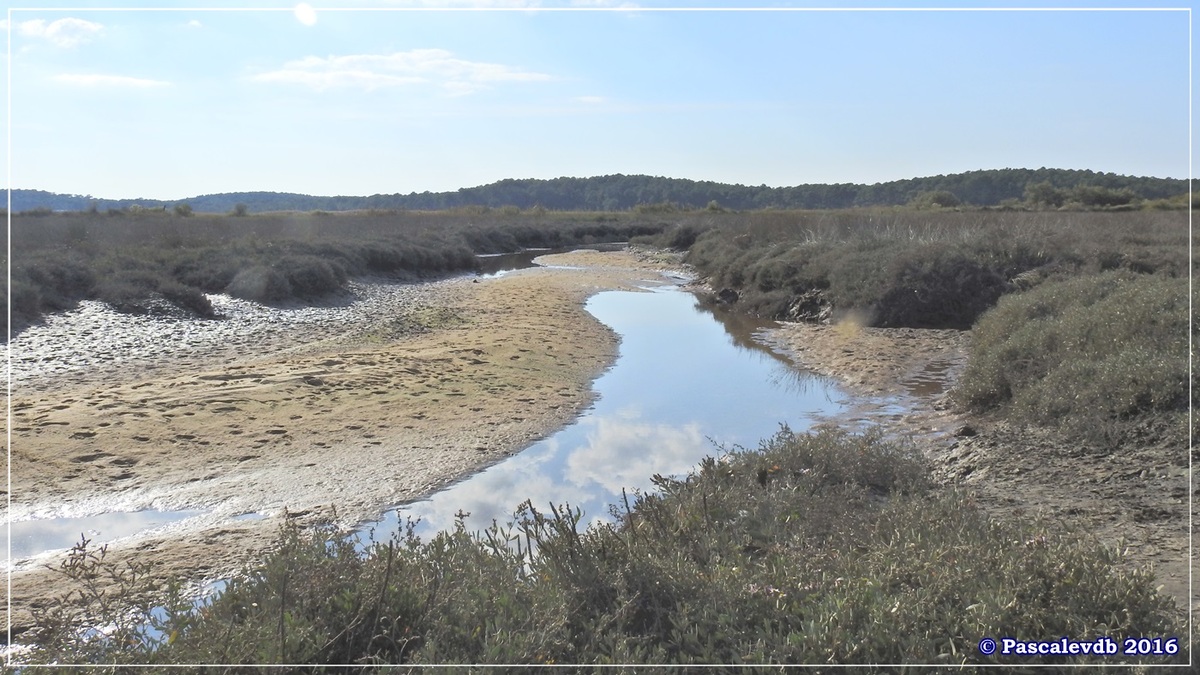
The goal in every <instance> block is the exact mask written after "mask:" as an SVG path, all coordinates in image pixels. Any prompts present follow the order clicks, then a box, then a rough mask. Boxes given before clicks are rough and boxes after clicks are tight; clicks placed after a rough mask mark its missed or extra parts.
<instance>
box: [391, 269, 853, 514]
mask: <svg viewBox="0 0 1200 675" xmlns="http://www.w3.org/2000/svg"><path fill="white" fill-rule="evenodd" d="M588 310H589V311H590V312H591V313H592V314H594V315H595V316H596V317H597V318H599V319H600V320H601V321H603V322H604V323H605V324H607V325H609V326H611V327H612V328H613V329H614V330H616V331H617V333H619V334H620V335H621V348H620V356H619V357H618V360H617V362H616V364H615V365H614V366H613V368H612V369H610V370H609V371H608V372H606V373H605V374H604V375H603V376H601V377H600V378H599V379H598V380H597V381H596V382H595V384H594V386H595V389H596V392H597V393H598V394H599V397H598V399H597V402H596V404H595V406H594V407H593V408H592V409H590V410H588V411H585V412H584V414H583V415H582V416H581V417H580V418H579V419H578V420H576V422H575V423H573V424H571V425H569V426H567V427H566V428H564V429H562V430H561V431H559V432H558V433H556V434H554V435H552V436H551V437H549V438H547V439H545V440H542V441H540V442H538V443H536V444H534V445H533V446H531V447H530V448H528V449H527V450H525V451H524V452H521V453H519V454H518V455H516V456H514V457H511V458H509V459H507V460H505V461H503V462H500V463H499V464H496V465H495V466H493V467H491V468H489V469H487V470H485V471H483V472H481V473H479V474H476V475H475V476H472V477H470V478H468V479H466V480H464V481H462V482H460V483H457V484H455V485H453V486H451V487H449V488H447V489H445V490H443V491H441V492H439V493H437V494H436V495H434V496H433V498H432V499H431V500H429V501H423V502H417V503H415V504H411V505H408V506H406V507H404V508H403V509H401V510H400V513H399V518H405V517H414V518H416V517H419V518H420V519H421V521H422V524H421V526H420V527H419V528H418V534H420V535H421V536H422V537H428V536H431V535H432V534H433V533H434V532H436V531H437V530H441V529H449V528H452V527H453V525H454V519H455V514H457V513H459V512H460V511H461V512H467V513H470V514H471V515H470V517H468V518H467V519H466V521H465V525H466V527H467V529H468V530H472V531H474V530H479V529H483V528H486V527H488V526H489V525H491V523H492V520H493V519H495V520H497V521H498V522H500V523H501V524H504V523H505V522H507V521H508V520H510V519H511V517H512V514H513V511H514V509H515V508H516V507H517V505H519V504H520V503H522V502H524V501H525V500H530V501H531V502H532V503H533V505H534V507H535V508H537V509H539V510H548V509H549V505H550V504H552V503H553V504H556V505H561V504H564V503H569V504H570V505H571V506H573V507H578V508H582V509H583V511H584V522H593V521H595V520H598V519H603V518H606V517H607V514H608V506H609V505H610V504H617V503H620V501H621V491H622V489H625V490H627V491H634V490H649V489H651V488H652V483H651V482H650V477H651V476H653V475H654V474H656V473H657V474H662V475H668V476H669V475H675V476H682V475H686V474H687V472H688V471H690V470H691V469H692V468H693V467H694V466H695V465H696V464H697V463H699V461H700V460H701V459H702V458H704V457H705V456H710V455H717V454H720V452H721V447H719V446H725V447H729V448H732V447H735V446H744V447H751V448H752V447H757V445H758V442H759V441H760V440H761V439H763V438H766V437H769V436H771V435H772V434H773V433H775V431H777V430H778V429H779V425H780V424H781V423H786V424H788V425H789V426H791V427H792V428H793V429H805V428H807V427H808V426H809V424H810V422H811V419H812V415H813V414H815V413H820V414H828V413H834V412H837V410H838V409H839V408H840V404H838V403H836V402H835V401H834V396H833V395H832V394H833V393H834V392H835V390H833V389H832V385H831V383H829V382H828V381H827V380H824V379H822V378H818V377H816V376H813V375H811V374H809V373H806V372H803V371H798V370H796V369H794V368H792V367H791V366H790V364H788V363H787V362H786V360H785V359H783V358H782V357H780V356H778V355H777V354H774V353H772V352H770V351H768V350H766V349H765V348H761V347H758V346H757V344H756V343H754V342H753V341H752V340H751V339H750V338H749V334H750V333H751V332H752V331H755V330H759V329H761V328H762V327H763V326H764V324H763V323H759V322H756V323H752V324H747V323H746V321H745V320H744V318H741V317H729V316H722V315H721V313H719V312H718V313H717V314H715V315H714V314H713V313H711V312H709V311H706V310H703V309H702V308H700V307H698V306H697V305H696V302H695V298H694V297H693V296H692V295H691V294H689V293H686V292H683V291H681V290H678V289H675V288H666V289H658V290H655V291H654V292H650V293H632V292H621V291H613V292H606V293H600V294H598V295H596V296H595V297H593V298H592V300H591V301H589V302H588ZM734 319H737V321H736V322H735V321H734ZM396 520H397V514H396V513H393V514H390V515H389V517H388V518H386V519H384V521H381V522H380V523H378V524H377V526H376V531H377V535H376V536H377V538H385V537H386V535H383V533H384V532H387V531H390V528H393V527H394V526H395V523H396ZM381 535H383V536H381Z"/></svg>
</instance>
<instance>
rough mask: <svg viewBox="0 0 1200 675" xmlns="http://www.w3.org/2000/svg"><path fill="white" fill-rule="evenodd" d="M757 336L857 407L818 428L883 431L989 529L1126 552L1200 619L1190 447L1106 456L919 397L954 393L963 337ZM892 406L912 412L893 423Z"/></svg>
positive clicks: (798, 327) (836, 330)
mask: <svg viewBox="0 0 1200 675" xmlns="http://www.w3.org/2000/svg"><path fill="white" fill-rule="evenodd" d="M764 337H765V340H766V342H767V343H768V344H771V345H772V346H773V347H775V348H776V349H779V350H781V351H783V352H784V353H786V354H788V355H789V356H790V357H791V358H793V359H794V360H795V361H796V362H797V363H798V364H800V365H803V366H804V367H806V368H809V369H812V370H814V371H816V372H819V373H822V374H824V375H827V376H830V377H833V378H835V379H836V380H837V381H838V382H840V383H841V384H842V385H843V386H844V387H846V388H847V389H848V390H849V391H850V392H852V393H854V394H855V395H857V396H859V397H862V398H861V399H860V400H861V403H860V404H859V405H857V406H855V408H854V409H853V410H851V411H850V412H849V413H847V414H846V415H843V416H840V417H835V418H832V419H830V420H828V421H827V422H825V424H830V425H836V426H855V425H859V424H864V423H865V424H879V425H881V426H883V427H884V429H885V431H886V432H887V433H889V434H892V435H895V436H899V437H901V438H906V439H909V440H911V441H912V442H913V443H915V444H916V446H917V447H918V448H919V449H920V450H921V451H922V453H923V454H924V455H925V456H926V457H927V458H929V460H930V462H931V465H932V467H933V469H934V472H935V478H936V479H937V480H938V481H939V482H941V483H942V484H943V485H946V486H947V487H950V488H952V489H965V490H969V491H970V492H971V493H972V494H974V495H975V497H976V498H977V500H978V502H979V503H980V504H981V505H982V506H984V508H985V509H987V510H988V512H989V513H991V514H992V516H993V517H994V518H997V519H1005V518H1011V517H1013V516H1014V515H1016V516H1024V517H1036V518H1042V519H1045V520H1047V521H1049V522H1052V523H1055V524H1056V526H1057V527H1059V528H1060V529H1063V530H1065V531H1073V532H1077V533H1081V534H1083V535H1084V536H1085V537H1089V538H1093V539H1094V541H1095V542H1097V543H1098V544H1099V545H1102V546H1104V547H1106V548H1109V549H1110V550H1121V551H1123V553H1122V555H1123V559H1124V565H1125V567H1126V568H1127V569H1137V568H1140V569H1147V568H1149V569H1152V570H1153V571H1154V573H1155V575H1156V577H1157V581H1158V583H1159V584H1161V585H1162V592H1163V593H1164V594H1166V595H1168V596H1170V597H1172V598H1174V600H1175V604H1176V606H1177V607H1178V608H1179V609H1180V612H1181V614H1186V613H1188V612H1191V613H1196V612H1200V595H1192V596H1191V597H1189V575H1190V571H1191V570H1190V568H1191V564H1190V563H1191V561H1190V560H1189V558H1188V555H1189V537H1188V516H1189V513H1188V495H1189V492H1190V491H1191V490H1192V487H1191V486H1190V483H1189V474H1188V468H1189V467H1188V457H1187V448H1186V447H1176V446H1173V445H1171V444H1170V443H1168V442H1165V441H1164V442H1159V443H1156V444H1149V445H1146V446H1142V447H1133V448H1128V447H1127V448H1122V449H1121V451H1119V452H1113V451H1111V450H1107V449H1103V448H1094V447H1088V446H1087V445H1086V444H1084V443H1083V442H1082V441H1079V440H1078V439H1073V438H1069V437H1066V436H1065V434H1062V433H1060V432H1057V431H1056V430H1052V429H1042V428H1028V427H1026V428H1021V427H1017V426H1015V425H1013V424H1010V423H1009V422H1007V421H1006V420H1004V419H1001V418H999V417H997V416H994V415H974V414H970V413H966V412H961V411H958V410H956V409H955V408H954V406H953V404H952V402H951V401H950V399H949V395H948V391H943V392H941V393H938V394H935V395H934V396H932V397H931V398H925V399H922V398H921V397H919V396H915V395H914V389H916V390H919V387H920V385H921V384H922V380H923V379H927V378H924V377H923V376H925V375H927V374H928V372H929V371H930V370H933V371H936V372H937V373H938V374H940V375H941V376H942V377H943V379H945V381H946V383H947V384H948V385H953V383H954V381H955V380H957V377H958V374H960V373H961V371H962V369H963V368H964V367H965V365H966V361H967V349H968V347H969V342H970V332H969V331H955V330H925V329H922V330H918V329H910V328H862V327H860V326H856V325H854V324H851V323H842V324H835V325H815V324H793V323H785V324H783V325H782V326H781V327H780V328H778V329H774V330H771V331H767V334H766V335H765V336H764ZM931 366H932V368H931ZM914 385H916V386H914ZM897 402H900V404H901V405H900V407H901V408H903V407H906V406H907V408H908V411H907V412H905V413H903V414H896V413H895V410H896V407H897V405H896V404H897ZM1193 514H1195V511H1193Z"/></svg>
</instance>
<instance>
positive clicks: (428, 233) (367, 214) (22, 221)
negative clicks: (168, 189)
mask: <svg viewBox="0 0 1200 675" xmlns="http://www.w3.org/2000/svg"><path fill="white" fill-rule="evenodd" d="M162 215H163V213H162V212H160V211H159V210H153V211H150V210H146V209H141V210H137V209H134V210H131V211H129V212H125V211H118V212H114V213H110V214H109V216H108V217H105V216H102V215H100V214H99V213H89V212H84V213H46V214H28V215H20V216H19V217H16V218H14V222H13V227H12V238H13V268H12V276H13V288H14V292H16V293H17V303H16V304H15V307H17V308H18V309H17V311H16V312H15V313H14V326H15V327H16V328H17V330H20V329H21V328H24V327H25V326H26V325H28V324H29V323H31V322H33V321H36V320H37V319H38V318H39V317H40V316H41V315H42V314H43V313H45V312H49V311H58V310H61V309H67V308H70V307H72V306H74V305H75V303H77V302H79V301H80V300H85V299H94V300H101V301H104V302H110V303H112V304H114V305H115V306H120V307H122V308H125V309H126V310H128V311H142V310H144V309H145V308H146V307H147V306H148V305H157V304H161V303H163V302H166V303H168V304H174V305H176V306H177V307H178V308H181V309H182V310H184V311H186V312H190V313H194V314H196V315H198V316H211V307H210V306H209V305H208V304H207V300H204V299H202V296H203V294H204V293H224V292H230V293H232V294H235V295H238V296H239V297H243V298H246V299H251V300H257V301H264V302H278V301H283V300H289V299H298V300H302V301H309V300H313V299H316V298H318V297H320V296H323V295H326V294H329V293H333V292H336V291H338V290H339V289H341V288H342V287H344V285H345V283H346V281H347V280H348V279H349V278H350V277H353V276H358V275H365V274H387V275H392V276H395V277H399V278H404V279H416V278H421V277H426V276H430V275H444V274H448V273H453V272H458V271H465V270H471V269H474V268H475V267H476V265H477V263H476V260H475V255H476V254H477V253H500V252H508V251H515V250H519V249H521V248H522V247H558V246H575V245H579V244H592V243H599V242H611V241H625V240H628V239H629V238H631V237H635V236H647V235H653V234H657V233H658V232H661V231H662V229H663V228H665V227H666V226H667V225H666V224H665V223H657V222H648V221H647V220H645V219H642V218H639V217H636V216H634V215H632V214H616V215H614V216H613V217H612V218H611V219H604V220H602V221H598V220H597V219H596V217H595V215H594V214H575V213H550V212H544V211H541V212H533V213H531V214H524V213H520V212H515V213H514V212H513V210H512V209H500V210H494V211H491V210H487V209H483V210H480V209H463V210H458V211H454V212H437V213H421V212H398V211H361V212H353V213H338V214H330V213H323V214H322V213H307V214H296V213H287V214H260V215H251V214H249V213H242V214H238V215H239V217H237V218H228V217H225V216H216V215H212V214H207V215H205V214H194V213H193V214H192V215H190V216H188V217H187V218H186V219H184V218H165V217H159V216H162ZM183 289H190V290H187V291H185V290H183Z"/></svg>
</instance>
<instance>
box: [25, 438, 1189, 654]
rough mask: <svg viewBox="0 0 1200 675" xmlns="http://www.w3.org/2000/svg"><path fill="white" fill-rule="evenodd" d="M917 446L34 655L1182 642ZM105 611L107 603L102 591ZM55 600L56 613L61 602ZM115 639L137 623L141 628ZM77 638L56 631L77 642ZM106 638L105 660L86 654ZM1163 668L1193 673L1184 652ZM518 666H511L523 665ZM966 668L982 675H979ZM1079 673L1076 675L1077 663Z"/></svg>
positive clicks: (460, 546)
mask: <svg viewBox="0 0 1200 675" xmlns="http://www.w3.org/2000/svg"><path fill="white" fill-rule="evenodd" d="M927 476H928V467H927V466H926V465H925V463H924V460H923V459H922V458H921V455H920V453H919V452H917V451H916V450H915V449H914V448H912V447H911V446H908V445H905V444H903V443H897V442H894V441H888V440H885V439H884V438H883V437H881V436H880V435H879V434H876V433H871V434H867V435H861V436H852V435H847V434H844V433H841V432H833V431H829V432H822V433H819V434H815V435H796V434H793V433H792V432H790V431H788V430H786V429H784V430H783V431H781V433H780V434H778V435H777V436H775V437H774V438H772V439H770V440H769V441H767V442H765V443H764V444H763V446H762V448H760V449H759V451H754V452H748V451H739V452H735V453H732V454H730V455H727V456H725V457H723V458H721V459H706V460H704V461H703V462H702V463H701V465H700V466H699V467H698V468H697V469H696V470H695V471H694V472H693V473H692V474H691V475H689V476H688V477H686V478H683V479H675V478H665V477H661V476H656V477H655V478H654V482H655V484H656V485H657V490H656V491H655V492H653V493H649V494H639V495H635V498H634V499H633V503H632V505H630V504H624V505H623V506H621V507H614V508H613V516H614V518H615V521H614V522H611V523H606V524H605V523H601V524H594V525H592V526H590V527H587V528H583V527H581V521H582V518H581V514H580V513H579V511H577V510H572V509H571V508H570V507H554V506H551V507H550V508H549V510H547V511H542V510H539V509H536V508H534V507H533V506H532V505H530V504H528V503H526V504H525V505H523V506H522V507H521V508H520V509H519V510H518V511H517V512H516V513H515V514H514V520H513V523H512V524H511V525H509V526H494V527H492V528H490V529H488V530H486V531H484V532H481V533H477V534H471V533H468V532H466V531H465V530H464V528H463V527H462V523H461V521H460V522H459V526H458V527H457V528H456V529H455V530H453V531H451V532H446V533H442V534H439V535H437V536H436V537H434V538H433V539H432V540H430V541H428V542H422V541H420V540H418V539H416V538H415V537H413V536H412V532H411V529H410V530H408V531H406V532H403V533H399V534H397V535H396V536H395V537H394V538H393V539H392V540H390V541H387V542H383V543H373V544H371V545H370V547H369V551H368V553H367V554H366V555H365V556H363V555H360V554H359V553H358V552H357V551H356V550H355V547H354V545H353V544H352V543H351V542H350V541H348V540H346V539H345V538H343V537H342V535H341V534H340V533H338V532H337V531H335V530H334V529H332V528H328V527H326V528H317V529H314V530H311V531H307V532H302V531H300V530H298V529H297V528H295V527H294V526H290V525H289V526H286V527H285V528H284V530H283V532H282V533H281V538H280V540H279V544H278V547H277V548H276V549H275V550H274V551H273V552H272V553H270V554H268V556H267V557H266V558H265V560H264V561H262V562H261V563H260V564H258V565H255V566H252V567H251V568H250V569H248V570H247V572H246V573H245V574H244V575H242V576H240V577H238V578H237V579H235V580H233V581H231V582H230V584H229V586H228V587H227V589H226V590H225V592H224V593H223V594H222V595H221V596H220V597H219V598H217V599H215V600H214V601H212V602H211V603H210V604H207V605H206V606H204V607H203V608H201V609H199V610H188V609H187V607H186V603H181V602H175V603H171V604H170V607H172V608H173V609H171V610H169V611H168V612H166V614H165V616H164V615H161V614H160V616H159V618H158V619H156V621H157V624H158V626H159V628H160V629H161V632H160V633H159V635H160V636H161V637H159V638H157V639H146V636H145V635H144V634H138V633H137V632H136V631H133V630H129V629H126V630H125V632H123V633H121V634H118V635H112V634H110V637H109V638H108V639H107V640H104V639H101V640H95V639H93V640H92V641H91V642H90V643H87V644H80V643H79V642H80V640H82V638H80V637H78V636H79V632H78V631H77V630H75V629H77V628H78V625H79V621H75V622H74V625H72V621H64V620H62V616H63V615H64V614H63V613H61V612H60V613H58V614H54V613H53V612H50V613H48V614H47V613H45V612H44V613H43V616H47V615H48V616H50V617H51V618H55V617H57V619H58V620H55V621H45V622H42V624H41V629H42V634H41V636H42V637H43V640H44V641H43V644H47V645H55V646H57V647H58V649H57V650H56V651H47V652H43V653H41V654H38V655H37V656H38V658H39V659H40V660H50V659H57V660H59V662H60V663H71V662H91V663H96V662H112V663H129V662H151V663H155V664H159V666H160V668H162V669H163V670H164V671H166V670H170V669H171V668H172V667H178V664H187V663H208V664H213V663H221V664H269V663H289V664H307V665H300V666H296V667H294V668H293V671H294V672H324V669H325V666H324V665H322V664H356V665H358V666H359V667H363V668H366V667H369V666H371V665H379V664H423V663H441V664H447V663H457V664H481V663H483V664H513V666H519V665H521V664H528V665H531V666H538V665H543V666H544V665H546V664H589V665H602V664H638V663H646V664H674V665H677V666H685V665H688V664H719V663H723V664H732V665H737V664H788V663H791V664H811V665H820V664H869V663H892V664H898V663H910V664H944V665H947V666H952V665H960V664H966V665H967V666H970V665H971V664H984V665H995V664H1010V665H1014V666H1015V665H1028V664H1031V663H1043V664H1044V663H1050V664H1062V665H1065V666H1067V667H1068V668H1069V667H1070V665H1071V664H1077V663H1086V662H1089V659H1090V662H1092V663H1103V664H1104V665H1106V666H1107V665H1110V664H1111V663H1114V662H1116V661H1115V660H1114V659H1113V658H1104V659H1096V658H1094V657H1076V658H1072V659H1058V658H1055V659H1047V658H1042V659H1039V658H1030V657H1001V656H994V657H993V656H983V655H981V654H980V653H979V651H978V649H977V644H978V641H979V639H980V638H982V637H984V636H997V637H998V636H1006V635H1012V636H1023V637H1035V636H1036V637H1054V636H1062V635H1069V636H1072V637H1073V638H1077V639H1089V638H1096V637H1100V636H1110V637H1113V638H1120V637H1126V636H1141V635H1146V636H1151V635H1153V636H1172V635H1173V636H1180V635H1182V631H1183V626H1182V622H1181V621H1180V617H1179V613H1178V611H1177V610H1176V609H1175V608H1174V606H1173V603H1172V602H1171V601H1170V600H1167V599H1164V598H1163V597H1162V596H1159V595H1158V594H1157V593H1156V592H1155V590H1154V588H1153V577H1152V575H1151V574H1150V573H1149V572H1146V571H1130V570H1128V569H1126V568H1124V567H1122V566H1121V565H1120V564H1119V563H1120V556H1119V554H1118V553H1117V552H1115V551H1110V550H1107V549H1102V548H1099V547H1097V545H1096V544H1095V543H1093V541H1092V540H1090V539H1087V538H1083V537H1077V536H1074V535H1071V534H1069V533H1063V532H1060V531H1057V530H1053V529H1050V528H1049V527H1048V526H1047V525H1046V524H1044V523H1037V522H1016V521H1014V522H1003V523H1002V522H996V521H993V520H990V519H989V518H988V517H987V515H986V514H985V513H984V512H983V511H982V510H981V509H979V508H977V507H976V506H975V505H974V504H973V502H972V501H971V500H970V499H969V498H967V497H965V496H963V495H960V494H956V493H954V492H944V491H936V490H933V489H931V486H930V484H929V481H928V478H927ZM109 600H111V597H110V598H109ZM60 606H61V605H60ZM116 625H119V626H127V627H128V626H131V625H133V624H131V623H130V622H129V621H128V620H126V621H125V622H124V623H120V624H116ZM64 636H65V637H64ZM97 645H99V646H97ZM1146 660H1147V661H1148V662H1153V663H1156V664H1162V663H1186V662H1187V660H1188V654H1187V646H1186V645H1183V646H1181V648H1180V650H1179V653H1178V654H1176V655H1174V656H1173V657H1164V656H1154V657H1148V658H1147V659H1146ZM509 670H518V669H517V668H515V667H510V668H509ZM963 672H972V670H971V669H970V668H969V667H968V668H967V669H966V670H964V671H963ZM1067 672H1078V671H1076V670H1069V671H1067Z"/></svg>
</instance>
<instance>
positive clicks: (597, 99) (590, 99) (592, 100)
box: [575, 96, 608, 105]
mask: <svg viewBox="0 0 1200 675" xmlns="http://www.w3.org/2000/svg"><path fill="white" fill-rule="evenodd" d="M575 100H576V101H578V102H579V103H587V104H589V105H598V104H600V103H604V102H606V101H608V99H606V98H604V97H603V96H576V97H575Z"/></svg>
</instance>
